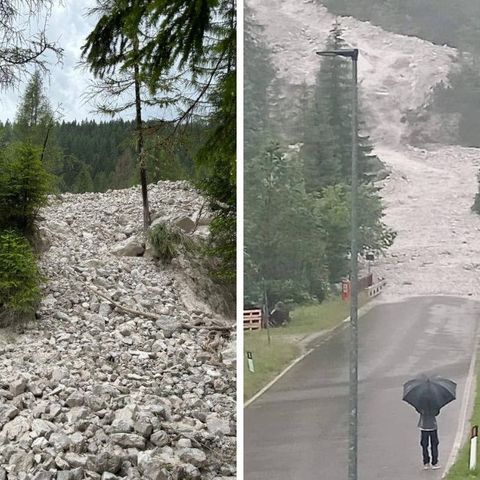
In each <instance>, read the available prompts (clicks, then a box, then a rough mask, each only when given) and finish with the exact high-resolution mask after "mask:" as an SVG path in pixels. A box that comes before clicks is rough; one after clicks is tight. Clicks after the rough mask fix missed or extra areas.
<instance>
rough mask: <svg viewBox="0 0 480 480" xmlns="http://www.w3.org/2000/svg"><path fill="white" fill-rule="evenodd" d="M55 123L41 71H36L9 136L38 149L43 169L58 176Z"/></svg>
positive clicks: (60, 166)
mask: <svg viewBox="0 0 480 480" xmlns="http://www.w3.org/2000/svg"><path fill="white" fill-rule="evenodd" d="M55 126H56V119H55V117H54V112H53V110H52V107H51V105H50V102H49V100H48V98H47V96H46V95H45V89H44V85H43V78H42V74H41V73H40V71H39V70H36V71H35V72H34V73H33V74H32V76H31V78H30V80H29V81H28V83H27V85H26V88H25V92H24V94H23V96H22V98H21V100H20V104H19V106H18V110H17V117H16V119H15V123H14V126H13V133H14V136H13V138H14V140H15V141H18V142H22V143H28V144H30V145H33V146H35V147H37V148H39V149H40V152H41V159H42V162H43V164H44V166H45V168H46V169H47V171H49V172H50V173H52V174H54V175H61V169H62V152H61V150H60V147H59V145H58V142H57V140H56V135H55Z"/></svg>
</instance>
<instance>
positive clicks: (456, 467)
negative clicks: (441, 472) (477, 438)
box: [445, 366, 480, 480]
mask: <svg viewBox="0 0 480 480" xmlns="http://www.w3.org/2000/svg"><path fill="white" fill-rule="evenodd" d="M477 367H478V366H477ZM470 425H480V375H477V392H476V395H475V404H474V406H473V414H472V418H471V419H470ZM469 458H470V442H469V441H467V442H466V443H465V445H464V446H463V447H462V448H461V449H460V452H459V455H458V458H457V461H456V462H455V463H454V464H453V466H452V468H451V469H450V471H449V472H448V475H447V476H446V477H445V478H446V480H464V479H469V478H480V466H479V464H478V459H477V469H476V470H474V471H473V472H471V471H470V470H469V469H468V464H469Z"/></svg>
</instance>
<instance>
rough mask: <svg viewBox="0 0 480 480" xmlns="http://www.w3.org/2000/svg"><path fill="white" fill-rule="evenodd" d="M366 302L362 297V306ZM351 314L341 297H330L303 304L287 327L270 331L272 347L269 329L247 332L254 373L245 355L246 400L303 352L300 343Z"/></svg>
mask: <svg viewBox="0 0 480 480" xmlns="http://www.w3.org/2000/svg"><path fill="white" fill-rule="evenodd" d="M366 302H367V297H366V296H365V295H364V294H363V295H360V297H359V305H360V306H362V305H364V304H365V303H366ZM349 313H350V304H349V303H348V302H345V301H343V300H342V299H341V298H337V297H335V298H331V299H329V300H326V301H324V302H323V303H321V304H314V305H303V306H300V307H297V308H295V310H293V311H292V312H291V314H290V317H291V319H292V320H291V322H290V323H289V325H287V326H285V327H277V328H271V329H270V344H269V343H268V334H267V331H266V330H259V331H255V332H245V336H244V349H245V352H252V354H253V360H254V363H255V373H252V372H250V370H248V366H247V360H246V355H244V399H245V400H248V399H249V398H251V397H252V396H253V395H255V393H257V392H258V391H259V390H260V389H261V388H263V387H264V386H265V385H266V384H267V383H268V382H270V381H271V380H273V379H274V378H275V376H276V375H278V374H279V373H280V372H281V371H282V370H283V369H284V368H285V367H286V366H287V365H288V364H289V363H290V362H291V361H292V360H293V359H294V358H296V357H297V356H298V355H299V354H300V352H301V348H302V346H301V341H302V340H303V339H305V338H306V337H308V336H309V335H311V334H312V333H317V332H320V331H322V330H328V329H330V328H333V327H335V326H336V325H338V324H339V323H341V322H342V321H343V320H344V319H345V318H346V317H348V315H349Z"/></svg>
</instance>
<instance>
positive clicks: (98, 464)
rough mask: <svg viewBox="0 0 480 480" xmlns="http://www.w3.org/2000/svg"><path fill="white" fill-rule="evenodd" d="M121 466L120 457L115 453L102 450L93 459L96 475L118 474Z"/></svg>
mask: <svg viewBox="0 0 480 480" xmlns="http://www.w3.org/2000/svg"><path fill="white" fill-rule="evenodd" d="M121 465H122V457H121V456H120V455H118V454H117V453H115V452H111V451H108V450H104V451H103V452H101V453H99V454H98V455H97V456H96V458H95V471H96V472H98V473H105V472H109V473H118V472H119V471H120V467H121Z"/></svg>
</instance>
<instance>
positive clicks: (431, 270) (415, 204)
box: [247, 0, 480, 299]
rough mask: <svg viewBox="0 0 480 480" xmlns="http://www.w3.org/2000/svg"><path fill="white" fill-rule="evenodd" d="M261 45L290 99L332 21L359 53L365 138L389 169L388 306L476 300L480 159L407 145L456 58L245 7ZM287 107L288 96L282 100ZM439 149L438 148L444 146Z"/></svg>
mask: <svg viewBox="0 0 480 480" xmlns="http://www.w3.org/2000/svg"><path fill="white" fill-rule="evenodd" d="M247 4H248V5H249V6H250V7H251V9H252V11H253V15H254V20H255V21H256V22H257V23H258V24H259V25H261V26H262V27H263V32H262V35H263V40H264V41H265V42H266V44H267V45H268V46H269V47H270V48H271V49H272V50H273V57H274V58H273V64H274V65H275V68H276V70H277V77H278V78H280V79H282V82H281V84H282V85H284V88H285V90H286V91H288V89H289V88H290V87H292V86H299V85H301V84H302V83H303V82H306V83H307V84H308V85H311V84H312V83H313V82H314V78H315V73H316V72H317V70H318V68H319V65H320V62H319V57H318V56H317V55H316V54H315V52H316V51H318V50H320V49H322V47H323V46H324V45H325V41H326V38H327V36H328V33H329V31H330V30H331V28H332V26H333V24H334V22H335V21H338V22H339V23H340V25H341V26H342V28H343V30H344V38H345V40H346V41H347V43H348V44H350V45H351V46H352V47H356V48H358V49H359V51H360V57H359V82H360V98H361V101H362V107H363V108H364V109H365V110H366V113H367V115H366V117H367V122H368V123H367V125H366V128H367V132H368V134H369V135H370V136H371V139H372V140H373V142H374V144H375V152H376V153H377V154H378V156H379V157H380V158H381V159H382V160H383V161H384V162H385V163H386V164H387V165H388V166H389V167H390V168H391V170H392V173H391V175H390V176H389V177H388V178H387V179H386V180H385V181H384V182H383V190H382V195H383V197H384V200H385V204H386V206H387V209H386V217H385V220H386V223H387V224H388V225H389V226H391V227H392V228H394V229H395V230H396V231H397V232H398V236H397V239H396V241H395V245H394V246H393V247H392V248H391V249H390V250H389V251H388V252H387V253H386V255H385V257H384V258H381V259H379V260H378V261H377V262H376V265H375V268H376V271H377V273H379V274H380V275H384V276H385V277H386V278H387V280H388V288H387V291H386V292H385V294H384V295H383V296H382V298H384V299H390V298H392V297H402V296H409V295H423V294H447V295H448V294H452V295H466V296H480V280H479V277H478V272H477V270H478V266H479V265H480V261H479V259H480V242H479V240H480V218H479V217H478V216H477V215H475V214H473V213H472V212H471V210H470V207H471V205H472V203H473V199H474V196H475V193H476V190H477V180H476V173H477V171H478V167H479V165H480V151H479V150H478V149H473V148H470V149H469V148H463V147H457V146H448V147H447V146H442V145H441V141H440V142H439V143H440V144H439V145H432V146H427V147H425V148H423V149H419V148H415V147H413V146H411V145H409V144H408V139H409V138H411V136H412V133H415V132H412V128H415V127H412V125H411V124H409V123H408V122H407V121H406V116H408V115H409V114H410V113H412V112H414V111H418V110H419V109H422V107H424V106H425V105H427V104H428V102H429V100H430V95H431V92H432V89H433V87H434V86H435V85H436V84H437V83H439V82H446V81H447V76H448V72H449V71H450V70H451V69H452V68H454V66H455V58H456V56H457V52H456V51H455V50H454V49H452V48H449V47H446V46H439V45H434V44H432V43H430V42H427V41H425V40H422V39H419V38H415V37H407V36H402V35H397V34H393V33H390V32H386V31H384V30H382V29H381V28H379V27H376V26H374V25H371V24H370V23H369V22H361V21H358V20H356V19H354V18H350V17H335V16H334V15H332V14H330V13H328V11H327V10H326V8H325V7H323V6H322V5H321V4H319V3H318V2H317V1H315V0H304V1H303V2H291V1H289V0H248V1H247ZM285 97H287V95H285ZM440 140H441V139H440Z"/></svg>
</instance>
